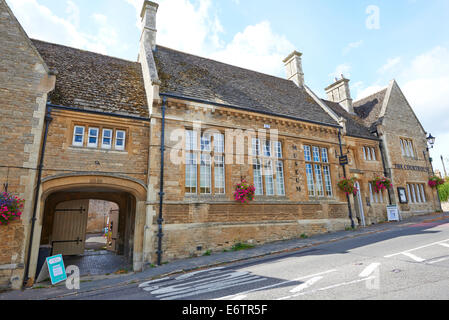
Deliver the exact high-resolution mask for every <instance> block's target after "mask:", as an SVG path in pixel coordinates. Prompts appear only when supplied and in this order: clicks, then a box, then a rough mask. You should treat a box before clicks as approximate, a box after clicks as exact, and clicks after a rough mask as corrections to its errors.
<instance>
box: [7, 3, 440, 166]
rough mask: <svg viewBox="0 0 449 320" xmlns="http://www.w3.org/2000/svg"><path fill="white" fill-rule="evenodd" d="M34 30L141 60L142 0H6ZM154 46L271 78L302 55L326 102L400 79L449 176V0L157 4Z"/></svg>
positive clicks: (35, 34) (315, 87)
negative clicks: (329, 90)
mask: <svg viewBox="0 0 449 320" xmlns="http://www.w3.org/2000/svg"><path fill="white" fill-rule="evenodd" d="M6 2H7V3H8V5H9V6H10V7H11V9H12V11H13V12H14V14H15V15H16V17H17V18H18V20H19V22H20V23H21V24H22V26H23V28H24V29H25V31H26V32H27V34H28V35H29V36H30V37H31V38H34V39H40V40H44V41H49V42H53V43H59V44H64V45H68V46H72V47H76V48H81V49H84V50H89V51H95V52H99V53H102V54H107V55H110V56H114V57H119V58H123V59H127V60H132V61H135V60H136V59H137V52H138V47H139V40H140V34H141V27H140V17H139V16H140V11H141V8H142V3H143V0H95V1H92V0H6ZM155 2H157V3H158V4H159V10H158V15H157V29H158V34H157V43H158V44H160V45H164V46H167V47H170V48H173V49H177V50H180V51H184V52H188V53H191V54H196V55H200V56H203V57H207V58H211V59H214V60H219V61H222V62H225V63H229V64H233V65H237V66H240V67H244V68H247V69H252V70H256V71H260V72H263V73H267V74H270V75H274V76H278V77H285V69H284V65H283V63H282V60H283V59H284V58H285V57H287V56H288V55H289V54H290V53H291V52H292V51H293V50H297V51H300V52H302V53H303V56H302V59H303V60H302V62H303V69H304V73H305V81H306V84H307V85H308V86H309V87H310V88H311V89H312V90H313V91H314V92H315V93H316V94H318V95H319V96H321V97H323V98H324V97H325V93H324V88H325V87H327V86H328V85H330V84H331V83H332V82H333V81H334V79H335V77H340V75H341V74H343V75H344V76H345V78H349V79H351V82H350V84H351V95H352V97H353V98H354V100H357V99H360V98H362V97H364V96H366V95H368V94H370V93H374V92H376V91H379V90H381V89H383V88H385V87H387V85H388V83H389V81H390V80H392V79H396V81H397V82H398V84H399V86H400V87H401V89H402V91H403V92H404V94H405V95H406V97H407V100H408V101H409V103H410V104H411V106H412V107H413V109H414V111H415V113H416V114H417V116H418V118H419V119H420V120H421V123H422V125H423V126H424V128H425V129H426V130H427V132H429V133H431V134H432V135H433V136H435V137H436V138H437V140H436V144H435V147H434V149H432V151H431V154H432V157H433V158H434V166H435V169H439V170H442V162H441V159H440V156H441V155H443V156H444V159H445V164H446V169H447V170H449V117H448V111H449V95H448V94H449V1H447V0H394V1H391V0H369V1H365V0H340V1H335V0H313V1H312V0H282V1H266V0H156V1H155Z"/></svg>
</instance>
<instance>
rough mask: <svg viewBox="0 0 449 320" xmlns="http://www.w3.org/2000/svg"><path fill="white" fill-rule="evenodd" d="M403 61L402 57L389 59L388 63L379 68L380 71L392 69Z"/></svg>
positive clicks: (384, 71) (382, 72)
mask: <svg viewBox="0 0 449 320" xmlns="http://www.w3.org/2000/svg"><path fill="white" fill-rule="evenodd" d="M400 63H401V57H396V58H391V59H388V60H387V63H386V64H384V65H383V66H382V67H380V68H379V70H377V72H378V73H381V74H384V73H386V72H388V71H392V70H393V69H394V68H395V67H396V66H398V65H399V64H400Z"/></svg>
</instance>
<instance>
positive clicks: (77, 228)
mask: <svg viewBox="0 0 449 320" xmlns="http://www.w3.org/2000/svg"><path fill="white" fill-rule="evenodd" d="M88 212H89V200H74V201H66V202H62V203H60V204H58V205H57V206H56V208H55V214H54V222H53V234H52V245H53V252H52V253H53V255H55V254H62V255H81V254H84V246H85V241H86V229H87V215H88Z"/></svg>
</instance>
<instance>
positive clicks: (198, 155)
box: [185, 130, 226, 195]
mask: <svg viewBox="0 0 449 320" xmlns="http://www.w3.org/2000/svg"><path fill="white" fill-rule="evenodd" d="M185 138H186V142H185V150H186V163H185V193H186V194H188V195H200V194H203V195H223V194H225V192H226V187H225V186H226V167H225V156H224V135H223V134H222V133H213V134H207V133H202V134H201V136H200V137H198V134H197V131H195V130H186V131H185ZM198 146H199V147H198ZM198 177H199V179H198Z"/></svg>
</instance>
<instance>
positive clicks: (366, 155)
mask: <svg viewBox="0 0 449 320" xmlns="http://www.w3.org/2000/svg"><path fill="white" fill-rule="evenodd" d="M363 159H364V160H367V161H377V159H376V149H375V148H373V147H363Z"/></svg>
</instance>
